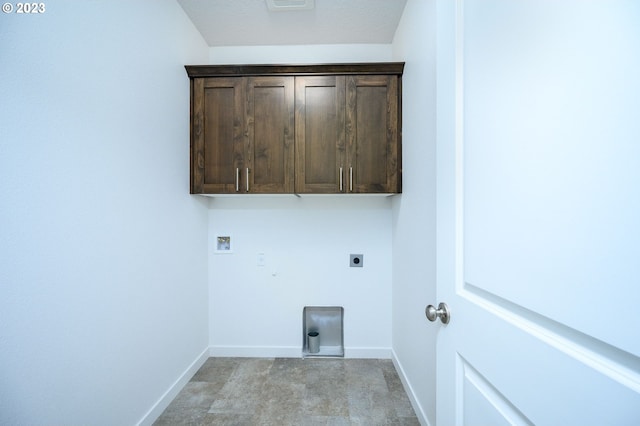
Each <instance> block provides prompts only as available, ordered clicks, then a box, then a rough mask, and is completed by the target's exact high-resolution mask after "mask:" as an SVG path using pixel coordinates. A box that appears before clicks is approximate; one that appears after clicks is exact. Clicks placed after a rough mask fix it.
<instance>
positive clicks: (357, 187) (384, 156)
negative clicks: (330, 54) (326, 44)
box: [346, 76, 399, 192]
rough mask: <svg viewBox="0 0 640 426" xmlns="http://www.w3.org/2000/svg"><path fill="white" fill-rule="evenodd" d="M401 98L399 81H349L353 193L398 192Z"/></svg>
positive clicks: (374, 78) (388, 78) (359, 78)
mask: <svg viewBox="0 0 640 426" xmlns="http://www.w3.org/2000/svg"><path fill="white" fill-rule="evenodd" d="M398 98H399V97H398V82H397V79H396V78H395V77H392V76H349V77H347V111H346V114H347V117H346V120H347V157H348V159H347V162H348V167H349V176H348V180H349V190H350V192H397V191H398V180H399V177H398V161H399V158H398V134H397V132H398V129H397V123H398Z"/></svg>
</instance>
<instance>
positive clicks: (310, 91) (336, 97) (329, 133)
mask: <svg viewBox="0 0 640 426" xmlns="http://www.w3.org/2000/svg"><path fill="white" fill-rule="evenodd" d="M295 85H296V96H295V97H296V177H295V179H296V184H295V185H296V192H297V193H338V192H343V191H344V190H345V189H346V185H345V180H344V171H345V170H346V164H345V161H346V156H345V77H344V76H318V77H312V76H308V77H296V83H295Z"/></svg>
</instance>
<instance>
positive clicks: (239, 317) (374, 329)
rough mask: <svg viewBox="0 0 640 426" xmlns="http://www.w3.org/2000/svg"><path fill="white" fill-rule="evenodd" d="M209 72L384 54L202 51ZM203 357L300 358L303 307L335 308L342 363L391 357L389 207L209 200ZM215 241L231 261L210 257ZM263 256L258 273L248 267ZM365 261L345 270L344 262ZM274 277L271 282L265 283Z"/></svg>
mask: <svg viewBox="0 0 640 426" xmlns="http://www.w3.org/2000/svg"><path fill="white" fill-rule="evenodd" d="M210 59H211V63H213V64H233V63H240V64H242V63H334V62H385V61H390V60H391V46H390V45H334V46H240V47H233V48H224V47H213V48H210ZM210 208H211V210H210V214H209V230H210V235H209V243H210V250H209V256H210V258H209V265H210V268H209V277H210V278H209V282H210V294H211V301H210V312H211V315H210V322H209V327H210V333H211V335H210V344H211V349H212V351H211V353H212V354H213V355H229V356H294V357H296V356H300V355H301V351H302V310H303V308H304V306H334V305H335V306H343V307H344V308H345V314H344V318H345V319H344V321H345V324H344V339H345V342H344V344H345V356H346V357H384V358H388V357H390V356H391V303H390V298H391V202H390V200H389V199H387V198H373V199H372V198H371V197H362V196H346V197H310V196H303V197H302V198H301V199H297V198H295V197H293V196H291V197H289V196H287V197H284V198H283V197H276V198H257V197H255V196H254V197H250V198H245V199H240V200H237V199H235V198H234V199H229V198H214V199H213V201H212V203H211V205H210ZM216 232H230V233H231V234H232V236H233V239H234V241H235V243H234V244H236V248H234V253H233V254H230V255H215V254H214V253H213V245H214V244H215V237H216V235H214V234H215V233H216ZM259 252H264V253H265V255H266V259H267V265H265V267H263V268H261V267H258V266H257V254H258V253H259ZM350 253H362V254H364V256H365V266H364V267H363V268H349V254H350ZM274 268H275V269H276V272H277V275H276V276H275V277H273V276H271V273H272V270H273V269H274Z"/></svg>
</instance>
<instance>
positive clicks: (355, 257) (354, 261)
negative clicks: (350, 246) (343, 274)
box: [349, 254, 364, 268]
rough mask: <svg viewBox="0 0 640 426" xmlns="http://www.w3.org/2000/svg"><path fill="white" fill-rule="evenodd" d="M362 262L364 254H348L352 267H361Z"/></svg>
mask: <svg viewBox="0 0 640 426" xmlns="http://www.w3.org/2000/svg"><path fill="white" fill-rule="evenodd" d="M363 264H364V254H350V255H349V266H351V267H352V268H362V265H363Z"/></svg>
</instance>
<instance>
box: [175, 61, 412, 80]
mask: <svg viewBox="0 0 640 426" xmlns="http://www.w3.org/2000/svg"><path fill="white" fill-rule="evenodd" d="M185 69H186V70H187V74H188V75H189V78H197V77H228V76H248V75H318V74H323V75H332V74H336V75H338V74H339V75H345V74H358V75H362V74H377V75H380V74H391V75H402V71H403V70H404V62H371V63H353V64H307V65H185Z"/></svg>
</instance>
